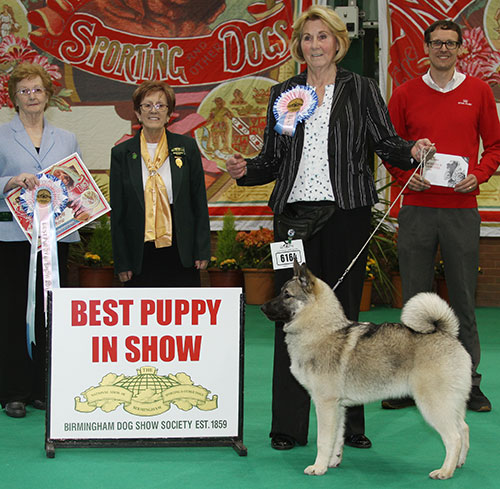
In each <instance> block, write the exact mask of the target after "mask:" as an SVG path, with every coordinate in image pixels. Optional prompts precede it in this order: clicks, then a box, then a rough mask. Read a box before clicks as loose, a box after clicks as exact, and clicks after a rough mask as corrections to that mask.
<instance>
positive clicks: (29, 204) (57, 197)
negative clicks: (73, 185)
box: [19, 173, 68, 217]
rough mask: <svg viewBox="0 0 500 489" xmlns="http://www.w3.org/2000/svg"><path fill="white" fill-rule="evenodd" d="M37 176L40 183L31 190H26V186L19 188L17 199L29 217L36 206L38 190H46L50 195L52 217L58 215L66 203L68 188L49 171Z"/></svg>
mask: <svg viewBox="0 0 500 489" xmlns="http://www.w3.org/2000/svg"><path fill="white" fill-rule="evenodd" d="M37 178H38V180H39V182H40V184H39V185H38V186H37V187H36V188H34V189H33V190H28V189H27V188H25V189H23V190H21V193H20V194H19V200H20V201H21V206H22V208H23V210H24V212H26V214H27V215H28V216H30V217H33V215H34V213H35V206H36V196H37V194H38V192H39V191H40V190H48V191H49V192H50V196H51V204H52V211H53V213H54V217H57V216H59V215H60V214H62V213H63V212H64V209H66V206H67V205H68V190H67V188H66V185H64V183H63V182H62V181H61V180H59V178H57V177H55V176H54V175H51V174H50V173H49V174H47V175H45V174H42V173H40V174H38V175H37Z"/></svg>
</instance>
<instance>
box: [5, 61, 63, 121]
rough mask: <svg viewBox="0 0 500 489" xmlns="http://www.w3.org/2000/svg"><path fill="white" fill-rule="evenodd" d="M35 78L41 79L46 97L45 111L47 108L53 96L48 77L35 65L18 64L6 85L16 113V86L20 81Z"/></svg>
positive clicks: (42, 69)
mask: <svg viewBox="0 0 500 489" xmlns="http://www.w3.org/2000/svg"><path fill="white" fill-rule="evenodd" d="M37 76H39V77H40V78H41V80H42V85H43V88H44V89H45V92H46V93H47V95H48V99H47V104H46V105H45V109H47V107H48V106H49V102H50V99H51V97H52V95H54V84H53V83H52V78H50V75H49V74H48V73H47V72H46V71H45V69H44V68H42V66H40V65H39V64H37V63H20V64H18V65H17V66H16V67H15V68H14V69H13V70H12V73H11V74H10V77H9V82H8V84H7V85H8V88H9V97H10V100H11V101H12V103H13V104H14V107H15V108H16V112H19V107H18V106H17V104H16V91H17V84H18V83H19V82H20V81H21V80H26V79H28V80H29V79H31V78H36V77H37ZM45 109H44V110H45Z"/></svg>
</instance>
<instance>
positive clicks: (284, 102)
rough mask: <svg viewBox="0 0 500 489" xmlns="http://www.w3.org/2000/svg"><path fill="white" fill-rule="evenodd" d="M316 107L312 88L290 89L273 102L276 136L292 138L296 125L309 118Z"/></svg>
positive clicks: (314, 93) (301, 86) (315, 98)
mask: <svg viewBox="0 0 500 489" xmlns="http://www.w3.org/2000/svg"><path fill="white" fill-rule="evenodd" d="M317 106H318V95H317V94H316V92H315V90H314V88H312V87H309V86H306V85H297V86H295V87H293V88H290V90H287V91H286V92H283V93H282V94H281V95H280V96H279V97H278V98H277V99H276V100H275V102H274V105H273V113H274V117H275V118H276V125H275V126H274V130H275V131H276V132H277V133H278V134H283V135H285V136H293V135H294V134H295V128H296V127H297V124H298V123H299V122H302V121H305V120H306V119H308V118H309V117H311V115H312V114H313V112H314V111H315V110H316V107H317Z"/></svg>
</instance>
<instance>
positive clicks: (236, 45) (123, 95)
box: [0, 0, 313, 229]
mask: <svg viewBox="0 0 500 489" xmlns="http://www.w3.org/2000/svg"><path fill="white" fill-rule="evenodd" d="M311 3H313V1H312V0H293V1H281V0H266V1H254V0H175V1H173V0H162V1H158V0H64V1H61V0H47V1H46V2H45V1H37V0H3V1H2V3H1V6H0V8H1V14H0V106H1V107H2V109H1V110H0V122H5V121H7V120H9V119H10V118H11V117H12V115H13V110H12V108H10V109H9V107H11V103H10V100H9V98H8V94H7V80H8V76H9V73H10V71H11V70H12V69H13V67H14V66H15V65H16V64H17V63H19V62H21V61H25V60H26V61H33V62H37V63H40V64H41V65H42V66H44V67H45V68H46V69H47V71H48V72H49V73H50V75H51V77H52V79H53V81H54V83H55V84H56V86H57V91H56V96H55V97H54V99H53V103H52V105H53V107H51V108H49V109H48V112H47V117H48V118H49V119H50V120H51V122H53V123H54V124H56V125H59V126H61V127H66V128H67V129H69V130H71V131H73V132H75V133H76V134H77V136H78V140H79V143H80V146H81V148H82V153H83V159H84V161H85V163H86V165H87V166H88V167H89V168H90V169H91V170H92V173H93V174H94V176H95V178H96V180H97V181H98V183H99V184H100V185H101V186H102V187H103V189H104V191H105V192H106V186H107V176H108V174H107V172H108V169H109V155H110V150H111V147H112V146H113V145H115V144H117V143H118V142H120V141H122V140H123V139H125V138H128V137H130V136H131V135H132V134H133V132H134V131H135V130H137V127H138V126H137V121H136V119H135V116H134V113H133V108H132V103H131V94H132V92H133V90H134V89H135V87H136V86H137V84H139V83H141V82H142V81H144V80H147V79H161V80H165V81H167V82H168V83H169V84H170V85H172V86H173V87H174V89H175V91H176V97H177V106H176V111H175V113H174V115H173V118H172V119H171V120H172V122H171V124H170V128H171V130H172V131H174V132H178V133H182V134H189V135H191V136H193V137H195V138H196V140H197V142H198V145H199V147H200V150H201V152H202V155H203V165H204V169H205V175H206V186H207V192H208V196H209V205H210V215H211V220H212V227H213V229H217V228H218V227H219V223H220V222H221V218H222V215H223V214H224V212H225V211H226V209H227V207H228V206H230V207H231V208H232V210H233V212H234V213H235V214H236V215H237V216H238V217H239V221H238V227H240V228H248V229H251V228H256V227H258V226H259V225H262V224H266V225H269V224H270V220H271V211H270V209H269V208H268V207H267V205H266V202H267V199H268V196H269V193H270V190H271V188H270V186H264V187H258V188H253V189H252V188H247V189H241V188H237V187H236V186H235V185H234V183H233V182H232V181H231V179H230V178H229V176H228V174H227V173H226V171H225V161H226V160H227V159H228V158H229V156H230V155H232V154H233V153H235V152H240V153H242V154H243V155H244V156H248V157H251V156H254V155H256V154H257V153H258V152H259V150H260V147H261V145H262V133H263V130H264V127H265V113H266V108H267V100H268V97H269V90H270V87H271V86H272V85H273V84H274V83H276V81H280V80H282V79H285V78H286V77H288V76H290V75H291V74H293V73H294V72H295V71H296V69H297V67H296V65H295V63H293V62H292V61H291V60H290V54H289V51H288V44H289V40H290V37H291V31H292V29H291V28H292V24H293V19H294V16H296V14H297V13H298V12H301V11H302V10H303V9H306V8H307V7H309V6H310V5H311Z"/></svg>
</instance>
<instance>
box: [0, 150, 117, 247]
mask: <svg viewBox="0 0 500 489" xmlns="http://www.w3.org/2000/svg"><path fill="white" fill-rule="evenodd" d="M41 175H45V176H50V178H51V179H53V180H54V181H56V182H58V183H59V184H60V186H61V187H62V188H63V190H64V194H65V195H66V196H67V199H66V204H65V206H64V207H63V208H62V209H61V212H60V213H58V215H56V216H55V225H56V236H57V239H58V240H59V239H61V238H63V237H65V236H67V235H68V234H70V233H72V232H74V231H77V230H78V229H79V228H81V227H82V226H84V225H85V224H88V223H89V222H92V221H93V220H95V219H97V218H98V217H100V216H102V215H103V214H106V212H108V211H109V210H110V209H111V207H110V206H109V204H108V202H107V201H106V199H105V198H104V196H103V195H102V193H101V191H100V189H99V187H98V186H97V184H96V183H95V181H94V179H93V178H92V176H91V175H90V172H89V171H88V170H87V168H86V167H85V165H84V164H83V161H82V160H81V158H80V157H79V156H78V154H77V153H73V154H72V155H70V156H68V157H67V158H64V159H63V160H61V161H59V162H57V163H55V164H54V165H52V166H50V167H49V168H46V169H45V170H44V171H43V172H42V173H41ZM33 192H35V193H36V192H37V188H35V189H34V190H31V191H28V190H26V189H22V188H20V187H18V188H16V189H14V190H12V191H11V192H10V193H9V195H8V196H7V198H6V202H7V205H8V206H9V209H10V211H11V212H12V214H13V215H14V218H15V219H16V221H17V222H18V224H19V225H20V226H21V228H22V230H23V231H24V234H25V235H26V237H27V238H28V240H29V241H30V242H31V240H32V236H33V209H32V203H33V199H34V197H33V195H32V194H33Z"/></svg>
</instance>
